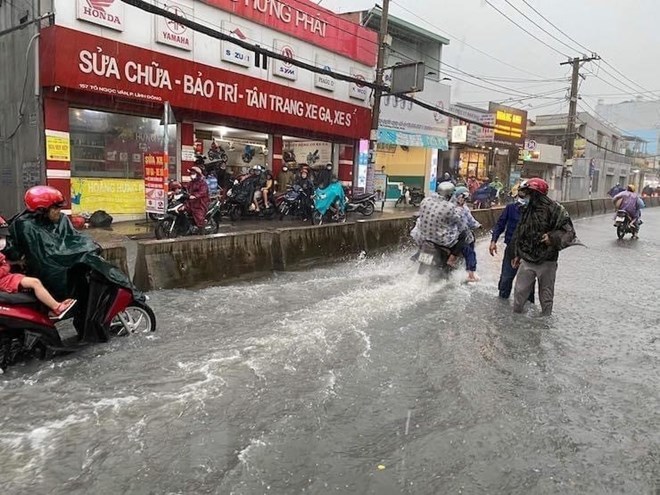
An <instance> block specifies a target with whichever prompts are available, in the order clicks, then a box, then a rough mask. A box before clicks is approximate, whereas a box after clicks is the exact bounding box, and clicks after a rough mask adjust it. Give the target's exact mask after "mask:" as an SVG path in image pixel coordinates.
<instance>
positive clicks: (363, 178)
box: [357, 139, 369, 189]
mask: <svg viewBox="0 0 660 495" xmlns="http://www.w3.org/2000/svg"><path fill="white" fill-rule="evenodd" d="M368 169H369V141H368V140H367V139H360V148H359V153H358V180H357V187H358V188H361V189H366V188H367V170H368Z"/></svg>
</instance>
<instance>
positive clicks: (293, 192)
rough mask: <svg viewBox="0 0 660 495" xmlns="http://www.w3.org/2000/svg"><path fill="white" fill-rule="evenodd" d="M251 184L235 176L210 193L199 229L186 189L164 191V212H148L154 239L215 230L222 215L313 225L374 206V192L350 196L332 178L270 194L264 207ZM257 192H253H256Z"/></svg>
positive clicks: (367, 212) (369, 211) (339, 219)
mask: <svg viewBox="0 0 660 495" xmlns="http://www.w3.org/2000/svg"><path fill="white" fill-rule="evenodd" d="M254 192H255V191H254V187H249V186H248V185H246V184H244V183H241V182H240V181H238V180H235V181H234V183H233V185H232V186H231V187H230V188H229V189H228V190H227V191H224V190H222V189H221V190H220V194H218V195H217V196H215V197H213V198H212V199H211V201H210V203H209V207H208V211H207V213H206V219H205V220H206V223H205V226H204V229H203V232H202V231H200V230H199V229H197V228H196V227H195V224H194V222H193V219H192V216H191V215H190V212H189V211H188V209H187V208H186V201H187V200H188V198H189V195H188V193H187V192H186V191H185V190H184V189H182V190H180V191H177V192H170V193H169V194H168V204H167V209H166V212H165V214H164V215H159V216H152V219H153V220H155V221H156V227H155V235H156V238H157V239H172V238H176V237H180V236H186V235H202V234H204V235H206V234H215V233H217V232H218V231H219V229H220V223H221V222H222V220H223V218H229V219H230V220H231V221H232V222H236V221H238V220H240V219H241V218H265V219H270V220H272V219H274V218H279V219H280V220H284V219H285V218H286V217H290V218H293V219H298V220H310V221H311V222H312V224H314V225H322V224H324V223H331V222H339V223H341V222H345V221H346V214H347V213H360V214H362V215H363V216H367V217H368V216H371V215H372V214H373V213H374V211H375V210H376V194H361V195H356V196H352V197H351V195H350V194H348V192H347V190H346V189H345V188H343V187H342V186H341V184H340V183H338V182H334V183H332V184H330V186H328V187H327V188H326V189H316V191H315V192H314V193H313V194H309V193H308V192H307V191H305V190H304V189H303V188H302V187H300V186H298V185H294V186H292V187H291V188H289V189H288V190H287V191H286V192H283V193H278V194H274V195H272V197H271V198H270V200H269V204H268V207H266V206H265V204H264V201H263V198H261V197H259V198H258V201H259V204H260V209H259V210H257V209H256V207H255V206H254V204H253V198H254ZM259 195H260V193H257V196H259Z"/></svg>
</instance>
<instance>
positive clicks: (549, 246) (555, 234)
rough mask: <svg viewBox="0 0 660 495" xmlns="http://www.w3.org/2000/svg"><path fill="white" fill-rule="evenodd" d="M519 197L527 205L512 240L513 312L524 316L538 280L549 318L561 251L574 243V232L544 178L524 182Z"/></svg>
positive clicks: (541, 299) (570, 222)
mask: <svg viewBox="0 0 660 495" xmlns="http://www.w3.org/2000/svg"><path fill="white" fill-rule="evenodd" d="M518 196H519V197H520V198H521V200H522V201H523V202H524V203H527V204H526V205H525V207H524V209H523V212H522V215H521V218H520V222H519V223H518V226H517V227H516V230H515V233H514V234H513V239H512V243H513V249H514V259H513V261H512V262H511V265H512V266H513V267H514V268H519V271H518V277H517V279H516V288H515V291H514V294H513V311H514V312H515V313H522V311H523V307H524V305H525V301H526V300H527V298H528V297H529V294H530V292H531V291H532V290H533V289H534V283H535V282H536V281H537V280H538V284H539V300H540V302H541V311H542V314H543V315H545V316H547V315H550V314H552V305H553V301H554V292H555V279H556V276H557V260H558V259H559V251H561V250H562V249H564V248H566V247H568V246H570V245H571V244H572V243H573V242H574V241H575V230H574V228H573V222H572V221H571V217H570V216H569V215H568V212H567V211H566V210H565V209H564V207H563V206H562V205H560V204H559V203H557V202H556V201H553V200H551V199H550V198H548V183H547V182H546V181H544V180H543V179H539V178H534V179H529V180H526V181H524V182H523V183H522V184H521V185H520V188H519V190H518Z"/></svg>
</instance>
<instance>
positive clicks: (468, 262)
mask: <svg viewBox="0 0 660 495" xmlns="http://www.w3.org/2000/svg"><path fill="white" fill-rule="evenodd" d="M469 197H470V191H469V190H468V188H467V187H464V186H460V187H457V188H456V190H455V191H454V195H453V196H452V201H453V202H454V203H455V204H456V205H457V206H458V207H459V209H460V212H461V214H462V215H463V217H464V218H465V222H466V223H467V225H468V227H469V228H470V233H469V234H468V236H467V238H466V239H465V247H463V259H464V260H465V270H466V271H467V274H468V276H467V281H468V282H478V281H479V280H480V279H479V276H478V275H477V253H476V251H475V250H474V243H475V238H474V233H473V231H474V230H477V229H480V228H481V224H480V223H479V222H477V220H476V219H475V218H474V216H472V213H471V212H470V209H469V208H468V206H467V204H466V202H467V200H468V198H469Z"/></svg>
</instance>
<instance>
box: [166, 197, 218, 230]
mask: <svg viewBox="0 0 660 495" xmlns="http://www.w3.org/2000/svg"><path fill="white" fill-rule="evenodd" d="M188 198H189V195H188V193H187V192H185V191H182V192H179V193H178V194H172V196H171V198H170V199H169V200H168V204H167V211H166V213H165V215H163V216H161V217H159V218H158V223H157V224H156V228H155V234H156V239H174V238H176V237H179V236H186V235H193V234H194V233H195V229H194V227H195V222H194V221H193V218H192V216H191V215H190V212H189V211H188V209H187V208H186V200H188ZM221 206H222V201H221V199H220V197H216V198H215V199H212V200H211V202H210V203H209V208H208V211H207V212H206V219H205V220H206V223H205V225H204V231H203V232H202V234H204V235H206V234H216V233H217V232H218V230H219V228H220V225H219V224H220V221H221V220H222V213H221V211H220V210H221Z"/></svg>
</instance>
